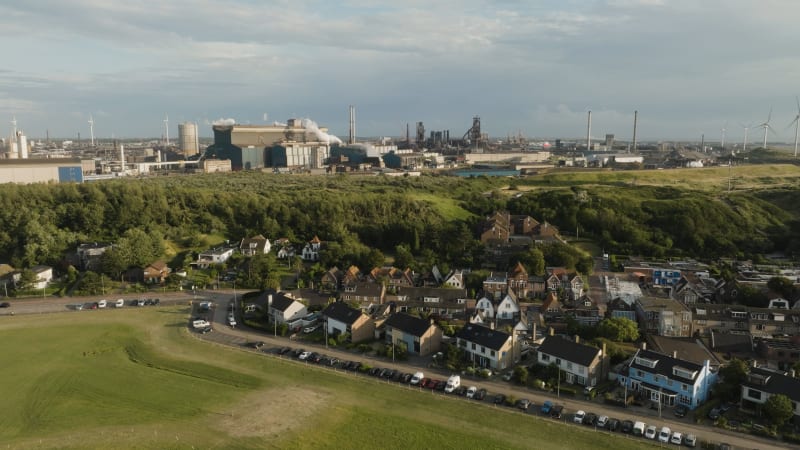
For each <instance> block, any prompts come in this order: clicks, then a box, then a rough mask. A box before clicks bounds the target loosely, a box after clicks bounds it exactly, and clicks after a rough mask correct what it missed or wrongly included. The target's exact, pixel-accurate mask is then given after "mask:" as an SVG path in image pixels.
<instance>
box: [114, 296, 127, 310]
mask: <svg viewBox="0 0 800 450" xmlns="http://www.w3.org/2000/svg"><path fill="white" fill-rule="evenodd" d="M123 306H125V299H122V298H121V299H119V300H117V301H116V303H114V307H115V308H122V307H123Z"/></svg>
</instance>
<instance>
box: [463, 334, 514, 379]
mask: <svg viewBox="0 0 800 450" xmlns="http://www.w3.org/2000/svg"><path fill="white" fill-rule="evenodd" d="M455 338H456V346H457V347H458V348H460V349H461V350H463V351H464V357H465V360H467V361H470V362H471V363H472V365H473V366H475V367H484V368H489V369H492V370H494V371H501V370H505V369H508V368H511V367H513V366H514V362H515V360H516V358H517V357H518V355H519V346H520V343H519V340H518V339H514V337H513V335H512V334H509V333H506V332H503V331H500V330H495V329H493V328H491V327H487V326H484V325H479V324H474V323H470V324H467V325H465V326H464V327H462V328H461V329H460V330H459V331H458V332H457V333H456V335H455Z"/></svg>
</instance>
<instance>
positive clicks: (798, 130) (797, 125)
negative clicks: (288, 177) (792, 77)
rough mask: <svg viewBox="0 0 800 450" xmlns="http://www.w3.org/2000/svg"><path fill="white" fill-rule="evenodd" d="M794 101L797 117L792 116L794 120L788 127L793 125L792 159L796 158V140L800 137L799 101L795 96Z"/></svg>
mask: <svg viewBox="0 0 800 450" xmlns="http://www.w3.org/2000/svg"><path fill="white" fill-rule="evenodd" d="M794 99H795V100H796V101H797V115H796V116H794V120H793V121H792V122H791V123H789V126H790V127H791V126H792V124H794V157H795V158H797V138H798V137H800V99H799V98H797V96H795V97H794Z"/></svg>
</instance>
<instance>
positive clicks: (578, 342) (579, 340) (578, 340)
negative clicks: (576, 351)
mask: <svg viewBox="0 0 800 450" xmlns="http://www.w3.org/2000/svg"><path fill="white" fill-rule="evenodd" d="M575 343H576V344H580V343H581V337H580V336H578V335H577V334H576V335H575Z"/></svg>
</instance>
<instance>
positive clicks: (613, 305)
mask: <svg viewBox="0 0 800 450" xmlns="http://www.w3.org/2000/svg"><path fill="white" fill-rule="evenodd" d="M606 316H607V317H609V318H612V319H613V318H615V317H622V318H625V319H628V320H631V321H633V322H636V310H635V309H634V307H633V305H632V304H630V303H628V302H626V301H625V300H623V299H622V297H616V298H614V299H612V300H611V301H610V302H608V304H607V305H606Z"/></svg>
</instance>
